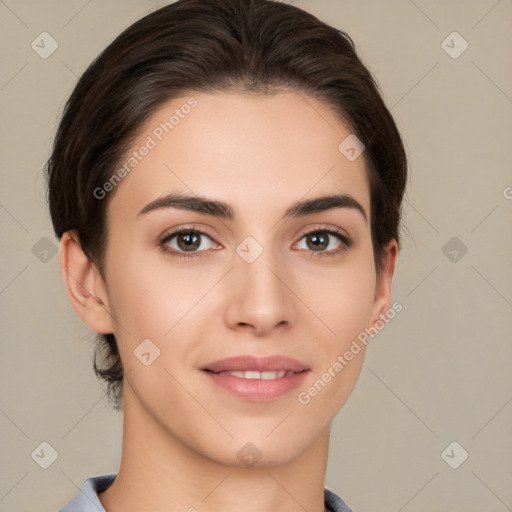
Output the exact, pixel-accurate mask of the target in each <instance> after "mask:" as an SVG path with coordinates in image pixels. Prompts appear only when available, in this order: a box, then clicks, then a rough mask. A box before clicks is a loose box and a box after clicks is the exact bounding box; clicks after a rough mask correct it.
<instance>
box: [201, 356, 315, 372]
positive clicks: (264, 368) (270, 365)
mask: <svg viewBox="0 0 512 512" xmlns="http://www.w3.org/2000/svg"><path fill="white" fill-rule="evenodd" d="M201 370H210V371H212V372H217V373H218V372H234V371H242V370H248V371H256V372H275V371H277V370H286V371H292V372H295V373H298V372H302V371H304V370H309V367H308V366H307V365H306V364H304V363H301V362H300V361H297V360H296V359H292V358H291V357H286V356H280V355H275V356H267V357H255V356H251V355H243V356H235V357H228V358H227V359H220V360H219V361H215V362H212V363H208V364H206V365H204V366H203V367H202V368H201Z"/></svg>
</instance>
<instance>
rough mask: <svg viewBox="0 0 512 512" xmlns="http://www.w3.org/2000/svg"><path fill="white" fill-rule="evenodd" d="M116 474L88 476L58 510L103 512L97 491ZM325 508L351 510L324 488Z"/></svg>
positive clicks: (106, 486)
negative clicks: (78, 490)
mask: <svg viewBox="0 0 512 512" xmlns="http://www.w3.org/2000/svg"><path fill="white" fill-rule="evenodd" d="M116 476H117V474H116V473H108V474H106V475H97V476H91V477H90V478H88V479H87V480H86V481H85V482H84V484H83V485H82V488H81V489H80V492H79V493H78V494H77V495H76V496H75V497H74V498H73V500H71V501H70V502H69V503H68V504H67V505H66V506H65V507H64V508H62V509H60V511H59V512H105V509H104V508H103V505H102V504H101V502H100V500H99V498H98V493H100V492H102V491H104V490H105V489H107V488H108V487H110V485H112V483H113V482H114V480H115V478H116ZM324 501H325V508H326V509H327V510H331V511H332V512H352V510H351V509H350V508H348V506H347V505H346V503H345V502H344V501H343V500H342V499H341V498H340V497H339V496H338V495H337V494H335V493H334V492H333V491H331V490H329V489H325V490H324Z"/></svg>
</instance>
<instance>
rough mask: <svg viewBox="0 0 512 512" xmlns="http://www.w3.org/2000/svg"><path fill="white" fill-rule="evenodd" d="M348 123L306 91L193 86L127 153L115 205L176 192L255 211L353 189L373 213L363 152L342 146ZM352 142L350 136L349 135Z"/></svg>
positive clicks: (127, 207) (131, 206)
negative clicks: (351, 155)
mask: <svg viewBox="0 0 512 512" xmlns="http://www.w3.org/2000/svg"><path fill="white" fill-rule="evenodd" d="M350 136H353V135H351V130H350V127H349V126H348V125H347V124H346V123H345V122H344V121H343V120H342V119H341V118H340V117H339V116H338V115H337V114H336V113H334V111H333V110H332V109H330V108H329V107H328V106H327V105H325V104H324V103H321V102H319V101H317V100H315V99H313V98H311V97H309V96H306V95H305V94H303V93H298V92H279V93H276V94H272V95H267V94H266V95H247V94H239V93H224V92H223V93H209V94H206V93H190V94H188V95H183V96H181V97H179V98H175V99H174V100H172V101H171V102H169V103H166V104H164V105H163V106H161V107H160V108H158V109H157V110H156V111H155V112H153V114H152V115H151V116H150V117H149V118H148V120H147V121H146V123H145V124H144V126H143V127H142V128H141V130H140V131H139V135H138V137H137V138H136V140H135V142H134V143H133V146H132V148H130V150H129V151H128V152H127V154H126V155H125V159H124V161H123V162H122V163H121V165H120V167H121V166H123V165H124V168H125V169H126V170H127V172H125V173H124V175H125V176H124V177H123V179H122V180H121V181H120V182H119V184H117V185H116V190H115V194H114V196H113V198H112V200H111V203H110V205H109V215H110V213H111V212H112V211H113V210H115V211H116V212H120V214H121V215H122V216H124V218H125V219H127V218H133V217H134V215H136V214H137V213H138V212H140V210H141V209H143V208H144V206H145V205H146V204H147V203H149V202H150V201H154V200H155V199H157V198H158V197H159V196H164V195H166V194H169V193H176V192H177V193H186V194H187V195H194V194H197V195H201V196H204V197H212V198H219V199H222V200H223V201H225V202H228V203H230V204H232V205H233V209H234V211H235V214H237V213H239V214H241V212H242V211H244V212H245V214H246V215H249V216H251V217H255V216H256V217H262V216H265V215H271V213H274V212H275V211H276V208H277V207H281V208H285V207H286V206H287V205H288V204H291V203H292V202H295V201H297V200H298V199H301V198H307V197H309V196H318V195H325V194H332V193H347V194H350V195H352V196H354V197H355V198H356V199H357V200H358V201H359V202H360V203H361V204H362V205H363V206H364V208H365V210H366V212H367V213H368V214H369V208H370V204H369V187H368V181H367V176H366V168H365V162H364V158H363V155H361V156H360V157H359V158H356V159H355V160H350V159H348V158H347V157H346V156H345V154H344V153H343V152H342V151H341V150H340V144H341V147H342V149H343V147H344V145H343V141H345V140H347V137H350ZM349 140H350V139H349Z"/></svg>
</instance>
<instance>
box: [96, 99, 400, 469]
mask: <svg viewBox="0 0 512 512" xmlns="http://www.w3.org/2000/svg"><path fill="white" fill-rule="evenodd" d="M166 122H167V124H165V123H166ZM350 133H351V132H350V130H349V129H348V127H347V126H346V125H345V124H344V123H343V122H342V121H341V120H340V119H339V118H338V117H337V116H336V115H335V114H334V113H333V112H331V111H330V109H328V108H327V107H326V106H325V105H323V104H321V103H319V102H318V101H316V100H314V99H312V98H310V97H305V96H303V95H300V94H298V93H293V92H287V93H284V92H283V93H279V94H276V95H262V96H248V95H245V96H243V95H238V94H228V93H216V94H203V93H197V94H191V95H190V96H184V97H182V98H180V99H177V100H174V101H172V102H171V103H170V104H168V105H166V106H165V107H164V108H161V109H159V110H158V111H156V112H155V113H154V114H153V115H152V116H151V118H150V119H149V120H148V122H147V123H146V124H145V127H144V129H143V130H142V131H141V132H140V136H139V137H138V139H137V141H136V142H135V143H134V145H133V148H132V149H131V150H130V152H129V154H127V156H126V160H125V162H123V163H122V165H124V164H125V163H126V167H125V173H123V172H120V173H118V174H117V177H118V178H119V177H122V180H121V181H120V182H119V183H117V181H116V182H114V181H112V183H117V184H116V185H115V187H114V190H113V191H109V189H110V187H109V186H108V185H107V186H106V187H105V190H107V194H108V193H110V194H113V196H112V197H111V198H110V199H111V200H110V203H109V207H108V231H109V237H108V245H107V253H106V260H105V269H106V273H105V282H106V285H105V286H106V291H107V295H108V308H109V310H110V313H111V316H112V318H113V320H112V330H113V332H114V334H115V336H116V339H117V340H118V344H119V349H120V353H121V358H122V362H123V365H124V368H125V375H126V377H125V382H124V395H125V414H126V411H127V410H128V409H129V408H130V409H137V410H139V413H140V414H144V415H146V417H147V419H150V420H151V421H152V422H154V423H155V424H158V425H159V428H161V429H162V432H163V433H165V435H168V436H171V437H172V438H173V439H175V440H177V441H178V442H179V443H180V444H182V445H184V446H186V447H188V448H190V449H192V450H194V451H195V452H197V453H200V454H202V455H204V456H207V457H208V458H210V459H213V460H216V461H219V462H222V463H226V464H231V465H239V466H241V465H243V464H245V465H247V464H246V459H244V460H245V462H244V460H242V459H243V456H244V455H245V454H246V453H245V452H247V454H248V455H251V454H252V455H253V456H254V459H253V460H255V459H258V458H259V457H260V460H259V463H258V464H269V465H276V464H282V463H284V462H286V461H289V460H292V459H293V458H294V457H296V456H298V455H299V454H300V453H302V452H303V451H304V450H306V449H307V448H308V446H310V445H311V443H312V442H313V440H314V439H316V438H318V436H319V435H320V434H322V433H325V431H326V429H328V426H329V423H330V421H331V420H332V419H333V417H334V416H335V414H336V413H337V412H338V410H339V409H340V408H341V406H342V405H343V404H344V402H345V401H346V400H347V398H348V396H349V394H350V392H351V391H352V389H353V386H354V384H355V382H356V379H357V377H358V375H359V372H360V369H361V365H362V363H363V357H364V352H365V350H364V345H362V344H361V343H359V345H360V346H361V348H360V350H359V351H358V352H357V353H356V351H355V350H354V349H352V356H353V357H351V358H350V359H349V358H347V357H344V355H345V354H346V353H347V351H351V346H352V347H353V340H355V339H356V338H357V336H358V334H360V333H361V331H363V330H364V329H365V328H367V327H369V326H371V325H372V323H373V322H375V321H376V320H377V319H378V318H379V314H381V313H384V312H385V311H386V310H387V309H388V308H389V289H390V278H391V275H390V272H391V274H392V270H391V271H390V272H388V273H386V272H384V274H383V277H382V278H381V279H377V278H376V274H375V268H374V259H373V250H372V242H371V231H370V222H369V219H370V214H371V213H370V195H369V186H368V182H367V177H366V173H365V162H364V159H363V156H364V155H361V157H358V158H355V159H354V154H355V155H357V151H358V150H359V149H360V148H359V147H357V146H354V144H353V140H352V139H348V141H347V142H345V144H344V145H342V150H343V151H344V153H343V152H342V150H340V149H339V146H340V143H342V142H343V141H344V140H345V139H346V138H347V137H348V136H349V135H350ZM351 140H352V145H351V147H354V151H351V150H350V148H348V150H347V148H346V147H345V146H346V145H347V144H349V146H350V141H351ZM142 148H146V149H142ZM134 152H135V153H134ZM346 155H348V156H350V157H351V158H347V156H346ZM130 158H131V159H132V160H130ZM120 168H121V166H120ZM128 169H129V171H128ZM124 174H126V175H125V176H124V177H123V175H124ZM178 195H179V196H183V197H185V196H186V197H195V198H197V199H196V200H195V201H194V202H193V201H192V200H187V201H183V202H182V203H181V204H178V203H176V202H172V201H171V199H172V198H176V197H177V196H178ZM171 196H172V197H171ZM324 196H339V197H338V200H337V202H330V201H325V202H323V203H322V202H318V203H316V206H315V204H313V205H312V207H310V208H307V207H304V205H305V204H306V205H307V202H309V201H312V200H314V199H318V198H321V197H324ZM199 198H200V199H199ZM203 200H204V201H215V202H222V204H223V205H224V206H223V207H219V206H218V205H217V206H216V205H208V204H204V203H202V201H203ZM201 205H202V206H201ZM297 205H298V206H297ZM301 206H302V207H301ZM292 208H295V209H294V210H290V209H292ZM199 210H202V211H199ZM287 212H288V213H289V214H288V215H286V213H287ZM192 228H193V229H194V230H196V232H195V233H194V232H192V233H190V232H189V231H190V230H191V229H192ZM197 231H200V232H201V233H197ZM315 231H316V232H317V233H316V234H315V233H313V234H311V233H312V232H315ZM329 231H332V232H331V233H330V232H329ZM176 232H181V234H177V235H176V234H175V233H176ZM336 232H337V233H339V235H337V234H336ZM391 252H392V256H391V257H392V260H393V261H394V257H395V256H396V252H395V251H391ZM391 267H392V266H391ZM239 356H244V357H245V356H249V357H248V359H243V360H241V361H238V362H236V361H235V362H227V363H226V364H223V363H218V364H214V363H216V362H218V361H220V360H224V359H227V358H233V357H239ZM269 356H283V357H287V358H292V359H294V360H296V362H297V363H296V364H297V366H295V367H294V366H293V364H291V363H290V361H288V360H286V361H285V360H278V359H274V361H273V362H274V363H275V365H274V366H272V365H268V364H267V363H268V361H267V362H266V361H265V360H264V359H262V358H266V357H269ZM251 357H252V358H254V359H252V358H251ZM341 359H342V360H343V361H344V363H341ZM336 362H338V365H336ZM340 364H341V366H342V369H341V370H340V369H339V368H340V366H339V365H340ZM229 370H231V371H236V372H239V373H235V374H225V373H222V374H221V373H219V372H221V371H229ZM258 370H260V371H263V372H264V373H263V375H262V374H260V373H257V371H258ZM265 370H267V371H266V372H265ZM279 370H286V371H287V373H286V374H285V376H284V377H282V376H281V375H282V373H283V372H281V373H279V374H278V373H269V372H271V371H279ZM244 371H247V373H240V372H244ZM215 372H217V373H215ZM326 373H329V374H330V376H331V378H330V379H329V378H328V377H326V376H325V374H326ZM261 377H264V378H263V379H262V378H261ZM318 381H321V382H320V383H319V382H318ZM315 383H316V387H315ZM311 388H314V389H313V390H311ZM315 389H316V392H315ZM308 390H309V391H308ZM247 443H252V445H254V447H256V448H254V447H252V446H251V445H248V444H247ZM241 449H242V451H241V452H240V450H241ZM244 450H245V452H244ZM251 450H252V451H253V452H254V453H252V452H251ZM239 452H240V453H239ZM249 452H250V453H249ZM247 460H249V459H247Z"/></svg>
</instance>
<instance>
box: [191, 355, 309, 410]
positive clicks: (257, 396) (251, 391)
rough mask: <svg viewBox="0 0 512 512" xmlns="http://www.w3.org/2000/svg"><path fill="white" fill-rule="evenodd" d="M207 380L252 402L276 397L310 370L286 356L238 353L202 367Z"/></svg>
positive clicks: (290, 388) (296, 383)
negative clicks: (260, 355)
mask: <svg viewBox="0 0 512 512" xmlns="http://www.w3.org/2000/svg"><path fill="white" fill-rule="evenodd" d="M201 370H202V372H203V373H204V374H205V375H206V376H207V377H208V379H209V381H210V382H211V383H213V384H214V385H215V386H217V387H220V388H222V389H223V390H224V391H226V392H228V393H229V394H230V395H235V396H237V397H239V398H243V399H244V400H249V401H254V402H267V401H271V400H276V399H277V398H280V397H282V396H284V395H286V394H288V393H290V392H291V391H292V390H293V389H295V388H297V387H298V386H299V385H300V384H301V382H302V381H303V380H304V378H305V376H306V375H307V374H308V373H309V372H310V371H311V370H310V368H309V367H308V366H307V365H305V364H304V363H301V362H299V361H297V360H295V359H292V358H289V357H285V356H270V357H262V358H259V357H254V356H238V357H231V358H228V359H222V360H219V361H215V362H213V363H209V364H207V365H205V366H204V367H203V368H201Z"/></svg>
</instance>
